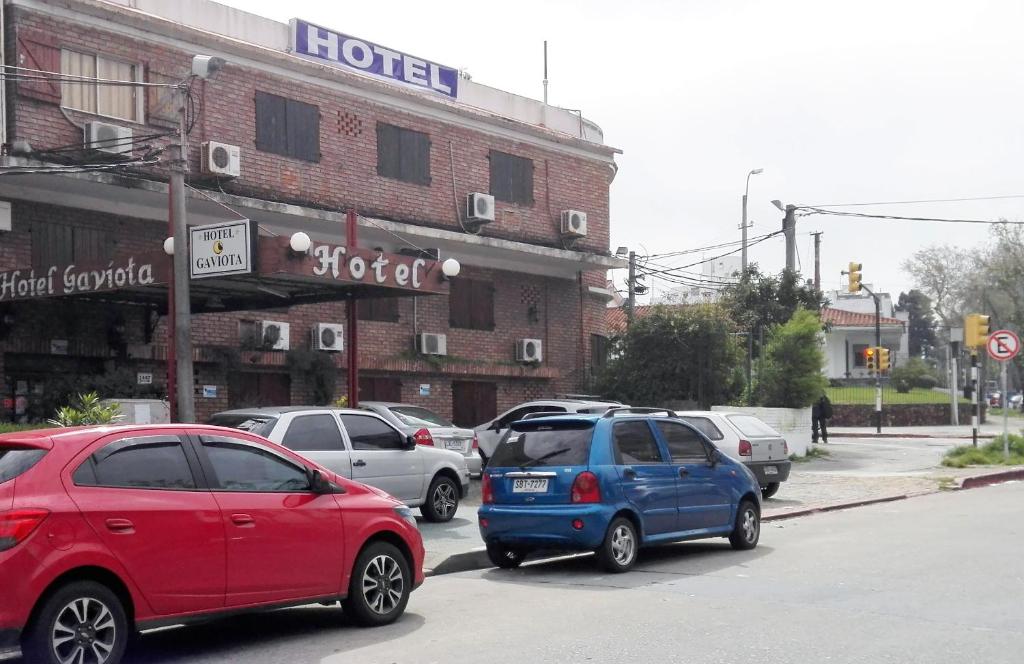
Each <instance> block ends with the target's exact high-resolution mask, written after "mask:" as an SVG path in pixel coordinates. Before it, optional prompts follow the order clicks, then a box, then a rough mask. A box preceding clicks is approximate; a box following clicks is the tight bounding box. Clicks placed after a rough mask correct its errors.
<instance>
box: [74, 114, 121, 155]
mask: <svg viewBox="0 0 1024 664" xmlns="http://www.w3.org/2000/svg"><path fill="white" fill-rule="evenodd" d="M85 147H86V148H88V149H90V150H96V151H97V152H105V153H107V154H124V155H130V154H131V153H132V147H133V145H132V130H131V128H130V127H122V126H121V125H116V124H110V123H109V122H86V123H85Z"/></svg>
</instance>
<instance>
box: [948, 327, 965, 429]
mask: <svg viewBox="0 0 1024 664" xmlns="http://www.w3.org/2000/svg"><path fill="white" fill-rule="evenodd" d="M963 340H964V328H962V327H951V328H949V344H948V345H947V346H946V353H948V356H949V372H950V373H949V377H950V381H949V399H950V404H949V410H950V420H951V423H952V424H953V425H959V424H960V366H959V362H960V344H961V343H963Z"/></svg>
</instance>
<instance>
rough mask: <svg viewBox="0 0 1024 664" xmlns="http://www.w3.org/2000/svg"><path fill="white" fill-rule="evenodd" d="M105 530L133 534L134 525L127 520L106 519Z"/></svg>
mask: <svg viewBox="0 0 1024 664" xmlns="http://www.w3.org/2000/svg"><path fill="white" fill-rule="evenodd" d="M106 524H107V530H109V531H110V532H112V533H134V532H135V524H134V523H132V522H131V521H129V520H128V519H107V521H106Z"/></svg>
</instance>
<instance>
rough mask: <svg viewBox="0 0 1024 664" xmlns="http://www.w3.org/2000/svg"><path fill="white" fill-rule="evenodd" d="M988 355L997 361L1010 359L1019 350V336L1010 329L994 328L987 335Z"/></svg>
mask: <svg viewBox="0 0 1024 664" xmlns="http://www.w3.org/2000/svg"><path fill="white" fill-rule="evenodd" d="M987 346H988V356H989V357H991V358H992V359H993V360H997V361H999V362H1006V361H1008V360H1012V359H1013V358H1014V357H1016V356H1017V353H1019V352H1020V337H1018V336H1017V334H1016V333H1015V332H1011V331H1010V330H996V331H995V332H992V333H991V334H989V335H988V344H987Z"/></svg>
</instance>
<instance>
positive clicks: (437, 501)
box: [420, 475, 459, 523]
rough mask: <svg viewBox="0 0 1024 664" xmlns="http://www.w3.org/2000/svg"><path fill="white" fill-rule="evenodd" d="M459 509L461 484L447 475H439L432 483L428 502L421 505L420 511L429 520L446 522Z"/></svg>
mask: <svg viewBox="0 0 1024 664" xmlns="http://www.w3.org/2000/svg"><path fill="white" fill-rule="evenodd" d="M458 509H459V485H458V484H456V483H455V480H453V479H452V478H450V477H448V476H446V475H438V476H437V477H435V478H434V481H433V482H431V483H430V488H429V489H428V490H427V502H425V503H423V506H422V507H420V512H421V513H422V514H423V517H424V518H425V519H426V520H427V521H432V522H434V523H445V522H447V521H451V520H452V518H453V517H454V516H455V512H456V511H457V510H458Z"/></svg>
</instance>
